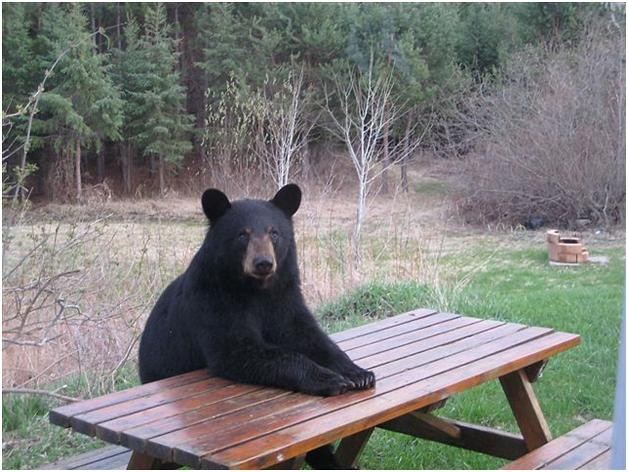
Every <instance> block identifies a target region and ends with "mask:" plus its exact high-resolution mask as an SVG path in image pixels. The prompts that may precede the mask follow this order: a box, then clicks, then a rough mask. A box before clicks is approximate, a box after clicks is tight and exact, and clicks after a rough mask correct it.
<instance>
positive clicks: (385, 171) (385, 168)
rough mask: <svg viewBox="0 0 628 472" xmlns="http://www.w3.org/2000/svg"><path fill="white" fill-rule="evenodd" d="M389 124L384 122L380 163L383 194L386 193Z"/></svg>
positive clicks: (388, 161)
mask: <svg viewBox="0 0 628 472" xmlns="http://www.w3.org/2000/svg"><path fill="white" fill-rule="evenodd" d="M389 134H390V133H389V126H388V122H386V123H385V124H384V139H383V141H384V158H383V160H382V165H383V166H384V170H383V171H382V188H381V192H382V193H384V194H387V193H388V166H389V165H390V154H389V152H388V135H389Z"/></svg>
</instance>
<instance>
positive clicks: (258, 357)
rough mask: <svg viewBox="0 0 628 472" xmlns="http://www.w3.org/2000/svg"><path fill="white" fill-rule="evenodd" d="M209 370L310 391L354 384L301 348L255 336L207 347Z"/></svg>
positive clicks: (329, 392) (321, 392)
mask: <svg viewBox="0 0 628 472" xmlns="http://www.w3.org/2000/svg"><path fill="white" fill-rule="evenodd" d="M205 356H206V358H207V365H208V367H209V369H210V371H211V372H212V373H213V374H215V375H218V376H221V377H225V378H227V379H230V380H234V381H236V382H242V383H252V384H258V385H267V386H272V387H280V388H285V389H288V390H294V391H298V392H302V393H307V394H311V395H323V396H331V395H339V394H341V393H344V392H346V391H347V390H349V389H350V388H353V385H352V383H351V382H350V381H349V380H348V379H347V378H345V377H343V376H342V375H340V374H338V373H337V372H334V371H333V370H331V369H328V368H325V367H323V366H321V365H319V364H317V363H316V362H314V361H313V360H312V359H309V358H308V357H306V356H304V355H303V354H301V353H298V352H291V351H287V350H284V349H282V348H280V347H278V346H274V345H270V344H267V343H264V342H261V341H259V340H254V339H239V340H238V341H236V342H233V340H232V342H230V343H229V344H228V345H224V346H223V348H222V349H219V350H218V351H217V350H216V349H215V348H212V349H210V348H206V350H205Z"/></svg>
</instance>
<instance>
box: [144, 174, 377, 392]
mask: <svg viewBox="0 0 628 472" xmlns="http://www.w3.org/2000/svg"><path fill="white" fill-rule="evenodd" d="M300 203H301V190H300V189H299V187H298V186H297V185H294V184H288V185H286V186H284V187H283V188H281V189H280V190H279V191H278V192H277V194H276V195H275V196H274V197H273V198H272V199H271V200H270V201H262V200H239V201H235V202H230V201H229V199H228V198H227V197H226V196H225V194H224V193H222V192H221V191H219V190H215V189H209V190H206V191H205V193H204V194H203V197H202V205H203V211H204V212H205V215H206V216H207V218H208V219H209V230H208V231H207V235H206V237H205V240H204V242H203V245H202V246H201V248H200V249H199V251H198V252H197V254H196V255H195V256H194V258H193V259H192V262H191V263H190V266H189V267H188V269H187V270H186V271H185V272H184V273H183V274H182V275H180V276H179V277H178V278H177V279H175V280H174V281H173V282H172V283H171V284H170V285H169V286H168V287H167V288H166V290H165V291H164V292H163V294H162V295H161V297H160V298H159V299H158V301H157V303H156V305H155V307H154V308H153V311H152V312H151V314H150V316H149V318H148V321H147V322H146V327H145V329H144V332H143V334H142V339H141V342H140V347H139V368H140V379H141V381H142V383H146V382H151V381H153V380H159V379H163V378H165V377H170V376H173V375H177V374H182V373H184V372H189V371H191V370H195V369H200V368H207V369H208V370H209V372H210V373H211V374H212V375H216V376H220V377H224V378H227V379H231V380H234V381H237V382H244V383H253V384H261V385H268V386H274V387H281V388H285V389H289V390H295V391H299V392H303V393H308V394H313V395H325V396H327V395H338V394H341V393H343V392H345V391H347V390H351V389H367V388H370V387H372V386H373V385H374V384H375V376H374V375H373V373H371V372H369V371H366V370H364V369H362V368H360V367H358V366H357V365H355V364H354V363H353V362H352V361H351V360H350V359H349V357H348V356H347V355H346V354H345V353H344V352H342V350H340V348H338V346H336V344H335V343H334V342H333V341H332V340H331V339H330V338H329V337H328V336H327V335H326V334H325V333H324V332H323V331H322V329H321V328H320V327H319V326H318V323H317V322H316V320H315V319H314V317H313V315H312V314H311V312H310V310H309V309H308V308H307V306H306V305H305V302H304V299H303V295H302V294H301V288H300V280H299V271H298V266H297V252H296V246H295V241H294V232H293V227H292V215H294V213H295V212H296V211H297V209H298V208H299V205H300Z"/></svg>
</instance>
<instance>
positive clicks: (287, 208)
mask: <svg viewBox="0 0 628 472" xmlns="http://www.w3.org/2000/svg"><path fill="white" fill-rule="evenodd" d="M270 203H272V204H273V205H275V206H276V207H277V208H279V209H280V210H281V211H283V212H284V213H285V214H286V216H287V217H288V218H290V217H291V216H292V215H294V214H295V213H296V212H297V210H298V209H299V205H300V204H301V189H300V188H299V186H298V185H296V184H288V185H284V186H283V187H281V188H280V189H279V191H278V192H277V193H276V194H275V196H274V197H273V199H272V200H271V201H270Z"/></svg>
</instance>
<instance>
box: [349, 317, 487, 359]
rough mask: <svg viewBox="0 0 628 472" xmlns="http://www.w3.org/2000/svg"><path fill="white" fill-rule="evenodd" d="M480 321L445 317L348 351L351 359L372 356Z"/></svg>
mask: <svg viewBox="0 0 628 472" xmlns="http://www.w3.org/2000/svg"><path fill="white" fill-rule="evenodd" d="M479 321H480V320H476V319H473V318H463V317H457V318H451V319H447V318H444V320H443V321H440V322H437V323H434V324H433V325H430V326H426V327H424V328H422V329H420V330H416V331H411V332H408V333H403V334H400V335H399V336H396V337H394V338H390V339H383V340H381V341H374V342H372V343H371V344H367V345H365V346H358V347H356V348H354V349H352V350H350V351H347V354H348V355H349V356H350V357H351V359H354V360H359V359H363V358H364V357H368V356H372V355H374V354H378V353H380V352H385V351H388V350H390V349H393V348H399V347H402V346H404V345H407V344H410V343H414V342H417V341H420V340H423V339H425V340H428V339H430V338H433V337H434V336H437V335H439V334H444V333H447V332H449V331H452V330H455V329H457V328H462V327H465V326H468V325H472V324H474V323H478V322H479Z"/></svg>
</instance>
